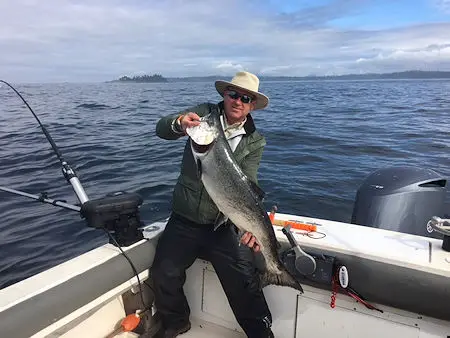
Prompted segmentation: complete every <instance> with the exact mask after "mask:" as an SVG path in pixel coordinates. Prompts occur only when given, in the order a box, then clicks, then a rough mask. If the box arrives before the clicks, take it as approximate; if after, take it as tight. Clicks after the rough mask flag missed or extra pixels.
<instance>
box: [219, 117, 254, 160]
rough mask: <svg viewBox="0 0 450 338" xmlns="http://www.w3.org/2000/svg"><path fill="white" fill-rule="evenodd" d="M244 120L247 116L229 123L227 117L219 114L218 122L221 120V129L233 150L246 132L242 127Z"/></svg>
mask: <svg viewBox="0 0 450 338" xmlns="http://www.w3.org/2000/svg"><path fill="white" fill-rule="evenodd" d="M246 121H247V118H245V120H244V121H242V122H238V123H234V124H232V125H229V124H228V122H227V119H226V118H224V115H221V116H220V122H222V128H223V131H224V132H225V137H226V139H227V141H228V144H229V145H230V147H231V150H232V151H233V152H234V151H235V150H236V147H237V146H238V144H239V142H240V141H241V139H242V136H243V135H245V134H246V132H245V129H244V124H245V122H246Z"/></svg>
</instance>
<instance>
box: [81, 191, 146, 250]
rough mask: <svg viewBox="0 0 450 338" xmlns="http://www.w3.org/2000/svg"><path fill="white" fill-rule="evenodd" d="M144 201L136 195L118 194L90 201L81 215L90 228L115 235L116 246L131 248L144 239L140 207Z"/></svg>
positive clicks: (86, 203) (84, 204)
mask: <svg viewBox="0 0 450 338" xmlns="http://www.w3.org/2000/svg"><path fill="white" fill-rule="evenodd" d="M142 202H143V200H142V198H141V196H139V195H138V194H136V193H127V192H122V191H120V192H116V193H113V194H109V195H106V196H105V197H103V198H100V199H94V200H88V201H86V202H84V203H83V204H82V206H81V210H80V214H81V216H82V217H83V218H85V219H86V221H87V223H88V226H90V227H92V228H97V229H104V230H106V231H108V232H113V233H114V239H115V241H116V242H117V243H115V241H113V242H112V244H114V245H119V246H129V245H131V244H133V243H135V242H137V241H139V240H141V239H143V238H144V236H143V234H142V230H141V229H139V228H141V227H143V225H144V224H143V223H142V222H141V219H140V214H139V207H140V205H141V204H142Z"/></svg>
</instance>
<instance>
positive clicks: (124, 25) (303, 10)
mask: <svg viewBox="0 0 450 338" xmlns="http://www.w3.org/2000/svg"><path fill="white" fill-rule="evenodd" d="M239 70H247V71H250V72H253V73H256V74H259V75H285V76H307V75H341V74H360V73H388V72H394V71H404V70H442V71H450V0H311V1H306V0H279V1H275V0H41V1H40V0H14V1H11V0H0V79H3V80H6V81H10V82H16V83H18V82H22V83H24V82H30V83H33V82H39V83H43V82H101V81H108V80H113V79H117V78H119V77H120V76H124V75H128V76H134V75H143V74H154V73H158V74H161V75H163V76H166V77H184V76H206V75H220V76H227V77H228V76H232V75H233V74H234V73H235V72H236V71H239Z"/></svg>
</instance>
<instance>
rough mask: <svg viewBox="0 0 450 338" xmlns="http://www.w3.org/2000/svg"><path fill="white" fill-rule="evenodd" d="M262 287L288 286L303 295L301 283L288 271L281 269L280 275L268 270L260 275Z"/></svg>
mask: <svg viewBox="0 0 450 338" xmlns="http://www.w3.org/2000/svg"><path fill="white" fill-rule="evenodd" d="M260 285H261V288H263V287H265V286H267V285H278V286H288V287H291V288H293V289H295V290H297V291H299V292H300V293H303V288H302V286H301V285H300V283H299V282H298V281H297V280H296V279H295V278H294V277H292V275H291V274H290V273H289V272H288V271H287V270H286V269H281V273H279V274H277V273H273V272H270V271H268V270H266V271H265V272H264V273H262V274H260Z"/></svg>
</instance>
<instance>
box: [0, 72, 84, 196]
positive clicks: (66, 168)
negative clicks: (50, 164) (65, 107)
mask: <svg viewBox="0 0 450 338" xmlns="http://www.w3.org/2000/svg"><path fill="white" fill-rule="evenodd" d="M0 82H1V83H4V84H6V85H7V86H8V87H9V88H11V89H12V90H13V91H14V92H15V93H16V94H17V95H18V96H19V97H20V99H21V100H22V101H23V103H25V105H26V106H27V108H28V109H29V110H30V112H31V114H33V116H34V118H35V119H36V121H37V122H38V123H39V126H40V127H41V129H42V131H43V133H44V135H45V137H46V138H47V140H48V142H49V143H50V145H51V146H52V148H53V151H54V152H55V154H56V156H57V157H58V160H59V161H60V162H61V166H62V172H63V175H64V177H65V178H66V180H67V182H69V183H70V184H71V185H72V187H73V189H74V190H75V194H76V195H77V197H78V200H79V201H80V203H81V204H83V203H84V202H87V201H88V200H89V198H88V196H87V195H86V192H85V191H84V189H83V187H82V186H81V183H80V180H79V179H78V177H77V175H76V173H75V171H74V170H73V169H72V168H71V167H70V165H69V163H67V161H65V160H64V159H63V157H62V155H61V152H60V151H59V149H58V147H57V146H56V143H55V142H54V141H53V138H52V137H51V136H50V133H49V132H48V130H47V128H45V126H44V125H43V124H42V123H41V121H40V120H39V118H38V117H37V116H36V114H35V113H34V111H33V109H32V108H31V107H30V105H29V104H28V102H27V101H26V100H25V99H24V98H23V96H22V95H21V94H20V93H19V92H18V91H17V90H16V89H15V88H14V87H13V86H12V85H10V84H9V83H8V82H6V81H3V80H0Z"/></svg>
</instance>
